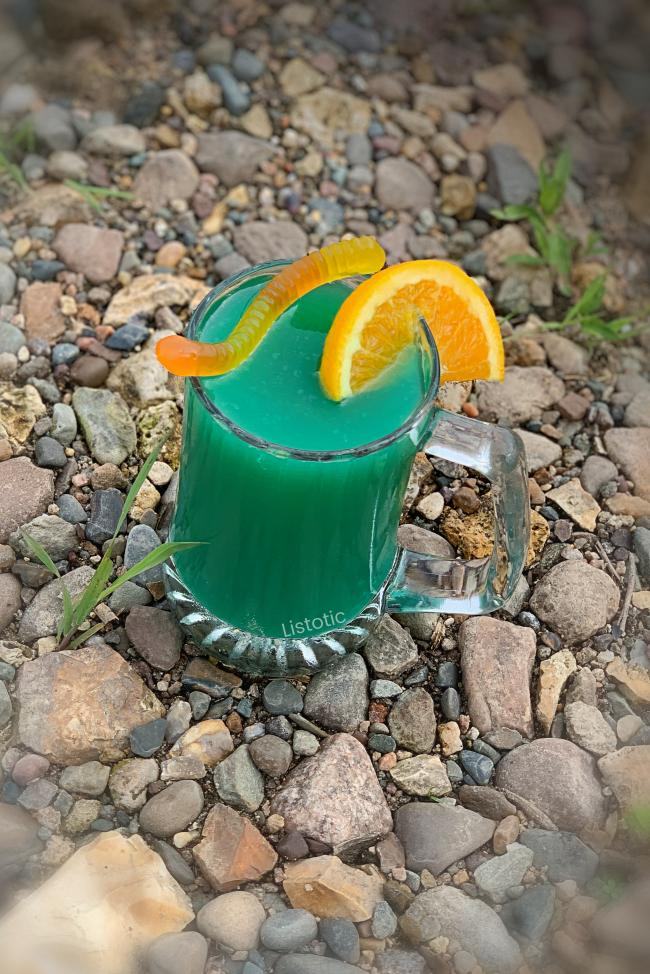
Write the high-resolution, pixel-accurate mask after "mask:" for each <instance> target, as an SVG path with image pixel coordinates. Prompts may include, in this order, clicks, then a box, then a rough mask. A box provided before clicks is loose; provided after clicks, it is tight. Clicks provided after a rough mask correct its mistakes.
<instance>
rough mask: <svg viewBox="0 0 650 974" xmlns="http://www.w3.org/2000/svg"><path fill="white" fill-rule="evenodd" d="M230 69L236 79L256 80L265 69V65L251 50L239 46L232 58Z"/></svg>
mask: <svg viewBox="0 0 650 974" xmlns="http://www.w3.org/2000/svg"><path fill="white" fill-rule="evenodd" d="M232 71H233V74H234V75H235V77H236V78H237V80H238V81H246V82H251V81H257V79H258V78H261V77H262V75H263V74H264V72H265V71H266V65H265V64H264V62H263V61H261V60H260V58H258V57H257V55H256V54H253V53H252V51H247V50H246V48H244V47H239V48H237V50H236V51H235V54H234V56H233V59H232Z"/></svg>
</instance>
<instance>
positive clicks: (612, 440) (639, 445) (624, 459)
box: [605, 426, 650, 501]
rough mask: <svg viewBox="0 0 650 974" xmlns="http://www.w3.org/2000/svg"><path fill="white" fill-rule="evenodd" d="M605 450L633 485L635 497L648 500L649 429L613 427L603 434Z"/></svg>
mask: <svg viewBox="0 0 650 974" xmlns="http://www.w3.org/2000/svg"><path fill="white" fill-rule="evenodd" d="M605 448H606V450H607V452H608V453H609V455H610V457H611V458H612V460H613V461H614V463H616V464H618V466H619V467H621V469H622V470H623V473H624V474H625V476H626V477H627V478H628V480H631V481H632V482H633V484H634V493H635V494H636V495H637V497H643V498H644V500H647V501H649V500H650V427H648V426H639V427H638V428H637V429H624V428H623V427H615V428H614V429H610V430H607V432H606V433H605Z"/></svg>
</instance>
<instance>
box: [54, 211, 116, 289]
mask: <svg viewBox="0 0 650 974" xmlns="http://www.w3.org/2000/svg"><path fill="white" fill-rule="evenodd" d="M123 248H124V234H123V233H122V232H121V231H120V230H106V229H104V228H103V227H95V226H92V225H88V224H84V223H68V224H66V225H65V226H64V227H63V228H62V229H61V230H59V232H58V234H57V235H56V238H55V240H54V242H53V244H52V249H53V250H54V251H55V253H56V254H57V256H58V257H59V258H60V259H61V260H62V261H63V262H64V264H65V265H66V267H69V268H70V270H73V271H76V272H77V273H79V274H83V275H84V277H86V278H87V279H88V280H89V281H90V282H91V283H92V284H102V283H103V282H105V281H110V280H111V278H113V277H115V275H116V274H117V269H118V267H119V264H120V258H121V256H122V250H123Z"/></svg>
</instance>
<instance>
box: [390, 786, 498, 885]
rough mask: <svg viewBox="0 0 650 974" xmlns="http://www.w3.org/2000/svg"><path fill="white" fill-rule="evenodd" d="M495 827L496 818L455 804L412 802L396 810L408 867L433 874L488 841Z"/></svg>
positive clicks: (398, 831) (396, 827)
mask: <svg viewBox="0 0 650 974" xmlns="http://www.w3.org/2000/svg"><path fill="white" fill-rule="evenodd" d="M495 828H496V822H493V821H491V820H490V819H487V818H483V816H482V815H477V814H476V813H475V812H470V811H468V810H467V809H466V808H460V807H458V806H457V807H449V806H447V805H437V804H429V803H427V802H411V804H409V805H402V807H401V808H399V809H398V810H397V812H396V813H395V832H396V834H397V837H398V838H399V839H400V841H401V843H402V845H403V846H404V851H405V852H406V865H407V867H408V868H409V869H414V870H415V871H416V872H421V871H422V870H423V869H428V870H429V872H432V873H433V875H434V876H438V875H439V874H440V873H441V872H443V871H444V870H445V869H446V868H447V866H450V865H451V864H452V862H456V860H457V859H464V858H465V856H468V855H469V854H470V852H474V851H475V849H478V848H480V846H482V845H485V843H486V842H489V841H490V839H491V838H492V836H493V835H494V830H495Z"/></svg>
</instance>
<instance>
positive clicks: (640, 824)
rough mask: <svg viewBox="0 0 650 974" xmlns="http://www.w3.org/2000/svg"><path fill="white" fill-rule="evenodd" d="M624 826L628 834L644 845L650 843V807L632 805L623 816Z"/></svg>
mask: <svg viewBox="0 0 650 974" xmlns="http://www.w3.org/2000/svg"><path fill="white" fill-rule="evenodd" d="M625 824H626V825H627V827H628V829H629V830H630V832H633V833H634V835H636V836H637V838H639V839H641V840H642V841H644V842H646V843H650V805H634V806H633V807H632V808H630V809H629V811H628V812H627V813H626V815H625Z"/></svg>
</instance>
